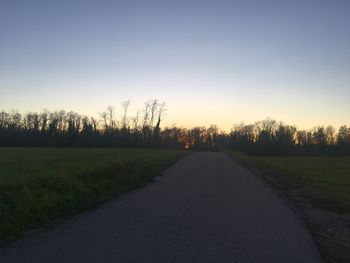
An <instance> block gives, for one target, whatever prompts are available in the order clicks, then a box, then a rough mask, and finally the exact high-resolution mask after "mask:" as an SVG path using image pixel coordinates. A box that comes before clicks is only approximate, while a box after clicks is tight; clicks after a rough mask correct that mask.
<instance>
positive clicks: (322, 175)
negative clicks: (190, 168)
mask: <svg viewBox="0 0 350 263" xmlns="http://www.w3.org/2000/svg"><path fill="white" fill-rule="evenodd" d="M228 154H230V155H231V156H232V157H233V158H234V159H236V160H238V161H240V162H242V163H244V164H246V165H248V166H251V167H254V168H256V169H257V170H260V171H262V172H264V175H265V177H267V179H269V180H270V181H272V182H274V183H277V184H278V185H279V186H280V187H282V189H283V190H285V191H287V193H288V194H290V195H291V196H292V197H293V198H299V197H301V198H306V199H307V200H309V201H311V202H312V203H313V204H315V205H317V206H320V207H323V208H326V209H329V210H332V211H335V212H338V213H342V214H345V215H350V157H311V156H308V157H305V156H300V157H270V156H269V157H266V156H250V155H246V154H243V153H239V152H228Z"/></svg>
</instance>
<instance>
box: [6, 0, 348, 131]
mask: <svg viewBox="0 0 350 263" xmlns="http://www.w3.org/2000/svg"><path fill="white" fill-rule="evenodd" d="M0 92H1V93H0V110H10V109H18V110H19V111H21V112H24V113H25V112H27V111H40V110H42V109H43V108H48V109H50V110H56V109H65V110H74V111H77V112H79V113H82V114H89V115H97V112H101V111H103V110H104V109H105V107H106V106H108V105H114V106H115V107H116V108H117V109H120V102H121V101H124V100H128V99H131V105H132V107H131V113H133V112H134V111H136V109H137V108H140V109H142V107H143V102H144V101H146V100H147V99H153V98H157V99H159V100H162V101H166V103H167V105H168V111H167V116H166V124H168V125H170V124H172V123H176V124H177V125H180V126H185V127H189V126H195V125H210V124H217V125H218V126H219V128H221V129H226V130H228V129H230V127H232V124H233V123H238V122H241V121H245V122H246V123H250V122H254V121H257V120H261V119H263V118H266V117H271V118H274V119H277V120H283V121H285V122H287V123H289V124H295V125H297V126H298V127H299V128H311V127H313V126H315V125H318V124H320V125H326V124H334V125H335V126H339V125H340V124H347V125H350V1H347V0H344V1H340V0H327V1H326V0H319V1H318V0H310V1H307V0H300V1H298V0H293V1H282V0H276V1H269V0H265V1H260V0H259V1H249V0H242V1H234V0H232V1H219V0H215V1H214V0H213V1H205V0H200V1H199V0H198V1H194V0H193V1H190V0H186V1H181V0H173V1H166V0H162V1H153V0H152V1H146V0H140V1H132V0H126V1H117V0H115V1H112V0H110V1H107V0H95V1H89V0H78V1H74V0H60V1H57V0H52V1H50V0H42V1H36V0H31V1H29V0H25V1H17V0H0Z"/></svg>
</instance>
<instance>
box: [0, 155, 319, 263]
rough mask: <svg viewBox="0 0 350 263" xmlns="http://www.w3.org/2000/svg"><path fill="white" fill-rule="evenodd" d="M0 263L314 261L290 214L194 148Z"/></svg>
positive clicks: (232, 167)
mask: <svg viewBox="0 0 350 263" xmlns="http://www.w3.org/2000/svg"><path fill="white" fill-rule="evenodd" d="M0 262H1V263H3V262H11V263H12V262H21V263H23V262H35V263H40V262H45V263H46V262H50V263H51V262H52V263H55V262H64V263H68V262H84V263H87V262H268V263H270V262H271V263H272V262H278V263H282V262H283V263H287V262H293V263H297V262H320V257H319V254H318V251H317V249H316V246H315V244H314V242H313V240H312V238H311V236H310V234H309V233H308V231H307V230H306V229H305V228H304V227H303V224H302V222H301V221H300V220H299V219H298V217H297V216H296V215H295V214H294V213H293V211H292V210H291V209H290V208H289V207H288V206H287V205H286V204H285V203H284V202H283V201H282V200H281V199H280V198H279V197H278V196H276V194H274V193H273V191H272V190H271V189H270V188H269V187H268V186H267V185H266V184H264V183H263V182H262V181H261V179H260V178H259V177H258V176H256V175H254V174H253V173H251V172H250V171H248V170H247V169H245V168H243V167H242V166H240V165H238V164H237V163H235V162H233V161H232V160H231V159H230V158H229V157H228V156H226V155H225V154H223V153H209V152H208V153H193V154H191V155H190V156H188V157H186V158H185V159H183V160H182V161H180V162H178V163H176V164H175V165H173V166H172V167H170V168H169V169H168V170H167V171H165V172H164V174H163V176H162V177H160V178H159V180H156V182H154V183H150V184H148V185H147V186H145V187H143V188H140V189H138V190H136V191H133V192H130V193H128V194H125V195H124V196H122V197H120V198H117V199H116V200H114V201H111V202H108V203H105V204H104V205H102V206H101V207H100V208H98V209H95V210H93V211H90V212H87V213H83V214H80V215H77V216H75V217H73V218H71V219H69V220H66V221H64V222H62V223H59V224H57V225H54V226H51V227H50V228H49V229H44V230H42V231H39V232H38V233H33V234H31V235H28V236H26V237H25V238H23V239H22V240H20V241H18V242H16V243H15V244H14V245H13V246H12V247H9V248H5V249H2V250H0Z"/></svg>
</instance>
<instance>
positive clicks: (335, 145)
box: [229, 119, 350, 155]
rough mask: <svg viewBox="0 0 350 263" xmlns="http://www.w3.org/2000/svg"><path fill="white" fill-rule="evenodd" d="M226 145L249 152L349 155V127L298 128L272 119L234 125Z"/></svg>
mask: <svg viewBox="0 0 350 263" xmlns="http://www.w3.org/2000/svg"><path fill="white" fill-rule="evenodd" d="M229 137H230V138H229V148H233V149H236V150H240V151H244V152H247V153H251V154H267V155H276V154H282V155H286V154H293V155H303V154H308V155H310V154H313V155H319V154H321V155H336V154H350V127H347V126H346V125H343V126H341V127H340V128H339V130H338V131H336V129H335V128H334V127H333V126H331V125H329V126H326V127H324V126H318V127H314V128H313V129H310V130H299V129H297V128H296V127H295V126H293V125H288V124H284V123H283V122H277V121H275V120H273V119H266V120H263V121H258V122H256V123H254V124H248V125H245V124H238V125H235V126H234V128H233V129H232V130H231V133H230V135H229Z"/></svg>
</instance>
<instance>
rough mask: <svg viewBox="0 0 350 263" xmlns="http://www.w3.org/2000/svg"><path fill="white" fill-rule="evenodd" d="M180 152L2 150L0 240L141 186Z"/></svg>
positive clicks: (48, 149) (168, 164)
mask: <svg viewBox="0 0 350 263" xmlns="http://www.w3.org/2000/svg"><path fill="white" fill-rule="evenodd" d="M185 155H186V152H185V151H180V150H143V149H122V150H121V149H56V148H0V241H1V243H7V242H9V241H11V240H13V239H16V238H18V237H20V236H21V235H22V234H23V233H24V232H26V231H27V230H29V229H33V228H37V227H40V226H42V225H44V224H46V223H49V222H52V221H53V220H57V219H61V218H64V217H67V216H69V215H72V214H74V213H77V212H79V211H83V210H87V209H89V208H92V207H94V206H96V205H97V204H99V203H101V202H102V201H105V200H108V199H111V198H113V197H114V196H117V195H118V194H120V193H123V192H125V191H128V190H131V189H133V188H136V187H138V186H140V185H142V184H144V183H146V182H147V181H150V180H151V178H152V177H153V176H156V175H159V173H160V172H161V171H162V170H164V169H165V168H167V167H168V166H170V165H171V164H173V163H174V162H176V161H177V160H179V159H180V158H182V157H184V156H185Z"/></svg>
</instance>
